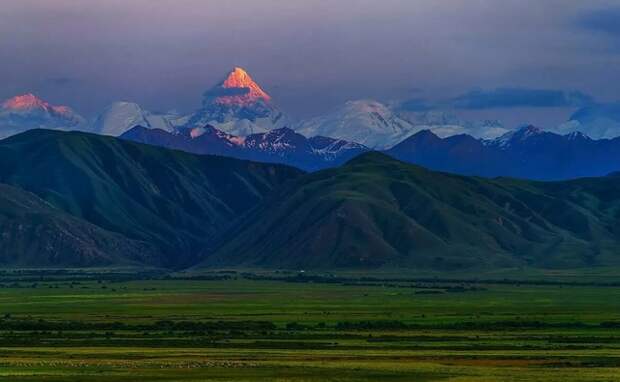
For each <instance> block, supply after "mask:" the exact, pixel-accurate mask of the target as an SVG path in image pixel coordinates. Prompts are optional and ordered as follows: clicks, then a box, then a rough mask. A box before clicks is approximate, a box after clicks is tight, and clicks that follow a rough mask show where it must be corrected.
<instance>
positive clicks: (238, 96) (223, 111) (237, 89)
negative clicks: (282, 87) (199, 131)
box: [185, 67, 288, 136]
mask: <svg viewBox="0 0 620 382" xmlns="http://www.w3.org/2000/svg"><path fill="white" fill-rule="evenodd" d="M287 123H288V119H287V118H286V116H285V115H284V113H282V111H280V110H279V109H278V107H277V106H276V105H275V104H274V103H273V101H272V98H271V96H270V95H269V94H267V92H266V91H264V90H263V89H262V88H261V87H260V86H259V85H258V84H257V83H256V82H255V81H254V79H252V77H251V76H250V75H249V74H248V72H247V71H245V70H244V69H242V68H239V67H235V68H234V69H233V70H232V71H230V72H229V74H228V75H227V76H226V78H225V79H224V80H223V81H222V82H220V83H219V84H217V85H216V86H214V87H212V88H211V89H209V90H207V91H206V92H205V93H204V98H203V101H202V107H201V108H200V109H199V110H197V111H196V112H195V113H194V114H192V115H191V116H190V117H189V118H188V120H187V122H186V124H185V127H187V128H192V127H196V126H204V125H212V126H214V127H216V128H217V129H219V130H222V131H224V132H226V133H228V134H233V135H237V136H247V135H250V134H257V133H264V132H267V131H269V130H271V129H275V128H280V127H283V126H285V125H286V124H287Z"/></svg>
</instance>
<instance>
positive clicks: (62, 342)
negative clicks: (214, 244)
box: [0, 273, 620, 382]
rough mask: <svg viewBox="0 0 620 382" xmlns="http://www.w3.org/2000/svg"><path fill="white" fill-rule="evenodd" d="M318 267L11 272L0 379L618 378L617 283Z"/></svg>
mask: <svg viewBox="0 0 620 382" xmlns="http://www.w3.org/2000/svg"><path fill="white" fill-rule="evenodd" d="M49 280H54V281H49ZM310 281H311V279H310V278H308V277H302V278H299V277H290V278H288V279H287V281H278V280H273V279H270V277H262V278H261V277H259V279H257V277H255V276H254V275H245V276H244V275H242V274H234V273H226V274H217V275H215V276H214V275H211V276H208V277H204V279H194V280H192V279H174V280H169V279H141V280H131V279H128V278H124V277H120V278H118V277H110V275H97V274H90V275H88V276H87V277H83V276H80V275H56V276H50V275H44V277H43V275H42V274H28V273H23V274H8V273H5V274H3V275H2V276H0V286H2V287H1V288H0V380H2V381H4V380H6V381H17V382H21V381H54V382H56V381H88V382H90V381H562V382H569V381H618V380H620V286H617V285H615V284H610V285H602V284H589V283H584V284H581V285H572V282H567V283H556V284H539V283H536V282H532V281H530V282H507V281H503V282H491V281H488V282H475V283H473V282H461V281H455V280H452V281H450V282H448V281H441V280H435V281H428V280H426V281H415V280H408V281H394V280H380V279H370V280H369V279H366V280H361V279H359V280H354V279H351V278H347V279H342V280H340V279H338V278H334V279H329V278H325V279H317V280H313V281H314V282H310Z"/></svg>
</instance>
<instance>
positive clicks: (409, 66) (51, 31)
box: [0, 0, 620, 127]
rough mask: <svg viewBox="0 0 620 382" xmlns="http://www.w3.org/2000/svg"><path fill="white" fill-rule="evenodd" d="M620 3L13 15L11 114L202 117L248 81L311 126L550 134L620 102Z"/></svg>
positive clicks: (105, 7) (198, 4)
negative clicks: (23, 110)
mask: <svg viewBox="0 0 620 382" xmlns="http://www.w3.org/2000/svg"><path fill="white" fill-rule="evenodd" d="M617 20H620V2H618V1H605V0H600V1H596V0H590V1H581V0H545V1H539V2H533V1H522V0H501V1H500V0H459V1H456V0H442V1H437V0H428V1H427V0H381V1H376V0H373V1H367V0H338V1H318V0H235V1H220V0H123V1H121V0H106V1H94V0H45V1H40V0H20V1H8V0H0V36H1V37H0V82H1V83H2V87H0V98H2V99H5V98H8V97H11V96H13V95H16V94H20V93H25V92H34V93H35V94H37V95H39V96H41V97H42V98H44V99H46V100H48V101H49V102H52V103H54V104H65V105H69V106H71V107H73V108H74V109H76V110H77V111H78V112H80V113H81V114H83V115H85V116H89V117H91V116H93V115H95V114H96V113H97V112H98V111H100V110H101V109H103V108H104V107H105V106H106V105H107V104H109V103H111V102H113V101H117V100H127V101H134V102H138V103H140V104H141V105H143V106H144V107H145V108H147V109H150V110H153V111H168V110H177V111H179V112H189V111H191V110H193V109H195V108H197V107H198V106H199V104H200V101H201V96H202V93H203V92H205V91H206V90H207V89H209V88H210V87H211V86H213V85H215V84H216V83H217V82H219V81H221V80H222V79H223V77H224V76H225V75H226V74H227V72H228V71H229V70H230V69H231V68H232V67H233V66H241V67H243V68H245V69H246V70H248V72H249V73H250V74H251V75H252V76H253V77H254V79H255V80H256V81H257V82H258V83H259V84H261V86H262V87H263V88H264V89H265V90H266V91H267V92H268V93H270V94H271V95H272V97H273V98H274V100H275V101H276V102H277V103H278V104H279V105H280V106H281V108H282V109H284V110H285V111H287V112H288V113H290V114H291V115H293V116H295V117H298V118H305V117H309V116H313V115H318V114H321V113H325V112H328V111H330V110H333V109H335V108H337V107H338V106H339V105H340V104H342V103H343V102H345V101H347V100H350V99H364V98H372V99H377V100H380V101H384V102H403V101H407V102H405V105H407V107H410V108H411V109H413V110H433V109H451V110H455V111H457V112H458V113H459V114H461V115H465V116H468V117H471V118H483V117H484V118H486V117H491V118H493V117H498V118H501V119H502V120H503V121H505V123H507V124H508V125H510V124H520V123H534V124H538V125H541V126H542V127H545V126H546V125H552V124H556V123H559V122H561V121H563V120H565V119H567V117H568V115H570V113H571V112H572V111H573V110H575V109H576V108H578V107H580V106H582V105H583V104H588V103H593V102H597V103H604V102H615V101H618V100H620V86H618V83H619V80H620V23H619V22H617Z"/></svg>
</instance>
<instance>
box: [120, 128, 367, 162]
mask: <svg viewBox="0 0 620 382" xmlns="http://www.w3.org/2000/svg"><path fill="white" fill-rule="evenodd" d="M120 138H122V139H126V140H130V141H134V142H139V143H146V144H150V145H155V146H162V147H167V148H172V149H177V150H183V151H188V152H191V153H196V154H211V155H223V156H230V157H235V158H240V159H250V160H255V161H260V162H272V163H284V164H288V165H291V166H295V167H299V168H301V169H304V170H307V171H314V170H319V169H322V168H326V167H333V166H338V165H340V164H342V163H344V162H346V161H347V160H349V159H351V158H353V157H354V156H356V155H358V154H360V153H362V152H365V151H368V150H369V149H368V148H367V147H365V146H363V145H360V144H357V143H353V142H347V141H343V140H340V139H333V138H327V137H312V138H306V137H304V136H303V135H301V134H298V133H296V132H295V131H293V130H291V129H289V128H285V127H284V128H280V129H273V130H270V131H268V132H265V133H256V134H250V135H248V136H245V137H240V136H235V135H230V134H227V133H225V132H223V131H220V130H218V129H216V128H215V127H213V126H210V125H206V126H204V127H196V128H193V129H181V130H179V131H177V132H174V133H170V132H166V131H163V130H160V129H149V128H145V127H142V126H136V127H134V128H133V129H131V130H129V131H127V132H126V133H124V134H123V135H121V136H120Z"/></svg>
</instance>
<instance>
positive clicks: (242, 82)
mask: <svg viewBox="0 0 620 382" xmlns="http://www.w3.org/2000/svg"><path fill="white" fill-rule="evenodd" d="M217 88H221V89H229V92H226V91H222V93H223V94H222V95H218V96H216V97H215V99H214V102H215V103H218V104H223V105H248V104H252V103H255V102H258V101H263V102H271V96H270V95H269V94H267V93H266V92H265V91H264V90H263V89H262V88H261V87H260V86H259V85H258V84H257V83H256V82H254V80H253V79H252V77H250V75H249V74H248V72H246V71H245V70H244V69H242V68H240V67H235V68H234V69H233V70H232V71H231V72H230V73H229V74H228V76H227V77H226V79H225V80H224V81H223V82H222V83H221V84H220V85H219V86H218V87H216V89H217ZM226 93H229V94H226Z"/></svg>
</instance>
